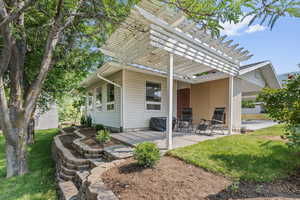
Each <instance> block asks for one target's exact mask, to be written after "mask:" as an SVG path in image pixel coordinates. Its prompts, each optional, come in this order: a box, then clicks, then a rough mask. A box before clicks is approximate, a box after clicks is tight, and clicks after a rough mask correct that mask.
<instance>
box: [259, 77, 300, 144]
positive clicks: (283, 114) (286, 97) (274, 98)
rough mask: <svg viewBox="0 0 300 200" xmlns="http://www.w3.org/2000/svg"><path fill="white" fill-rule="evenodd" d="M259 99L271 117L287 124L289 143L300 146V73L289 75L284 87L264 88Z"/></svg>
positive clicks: (286, 134)
mask: <svg viewBox="0 0 300 200" xmlns="http://www.w3.org/2000/svg"><path fill="white" fill-rule="evenodd" d="M259 99H260V100H261V101H262V102H264V104H265V108H266V111H267V113H268V114H269V116H270V118H271V119H273V120H275V121H278V122H279V123H284V124H285V130H286V133H285V137H286V138H287V139H289V141H290V142H289V145H291V146H300V101H299V99H300V74H298V75H293V76H289V79H288V80H287V82H286V84H285V86H284V87H283V88H282V89H270V88H265V89H263V91H262V93H261V94H260V95H259Z"/></svg>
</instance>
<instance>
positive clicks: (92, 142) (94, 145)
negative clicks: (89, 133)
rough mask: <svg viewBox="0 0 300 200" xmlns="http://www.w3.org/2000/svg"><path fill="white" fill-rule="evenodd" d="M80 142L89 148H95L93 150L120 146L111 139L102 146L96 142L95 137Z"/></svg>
mask: <svg viewBox="0 0 300 200" xmlns="http://www.w3.org/2000/svg"><path fill="white" fill-rule="evenodd" d="M82 142H83V143H85V144H86V145H89V146H90V147H91V148H95V149H99V148H104V147H109V146H113V145H118V144H121V143H120V142H118V141H116V140H114V139H111V140H110V141H109V142H106V143H105V144H104V145H102V144H101V143H100V142H98V141H97V140H96V138H95V137H89V138H86V139H84V140H82Z"/></svg>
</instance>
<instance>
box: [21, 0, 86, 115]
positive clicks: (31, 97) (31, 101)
mask: <svg viewBox="0 0 300 200" xmlns="http://www.w3.org/2000/svg"><path fill="white" fill-rule="evenodd" d="M63 2H64V0H59V3H58V6H57V10H56V16H55V17H54V23H53V25H52V27H51V29H50V32H49V35H48V39H47V43H46V46H45V51H44V56H43V60H42V63H41V70H40V72H39V74H38V76H37V78H36V79H35V81H34V82H33V83H32V84H31V86H30V87H29V90H28V93H27V95H26V98H25V105H24V107H25V119H29V118H30V115H31V113H32V111H33V109H34V106H35V104H36V101H37V99H38V96H39V95H40V92H41V89H42V84H43V82H44V81H45V79H46V77H47V74H48V72H49V70H50V69H51V67H52V66H53V62H52V61H53V53H54V50H55V48H56V46H57V43H58V41H59V39H60V35H61V32H62V31H63V30H64V28H66V27H67V26H69V25H70V24H72V23H73V20H74V18H75V17H74V15H73V14H76V12H78V9H79V8H80V6H81V5H82V3H83V2H84V1H83V0H80V1H79V2H78V4H77V6H76V8H75V9H74V10H73V11H72V15H71V16H69V17H68V18H67V21H66V22H65V25H64V26H62V25H61V20H62V18H63V14H62V10H63Z"/></svg>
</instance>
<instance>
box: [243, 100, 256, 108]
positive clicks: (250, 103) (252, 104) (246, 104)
mask: <svg viewBox="0 0 300 200" xmlns="http://www.w3.org/2000/svg"><path fill="white" fill-rule="evenodd" d="M242 108H255V101H253V100H248V101H246V100H244V101H242Z"/></svg>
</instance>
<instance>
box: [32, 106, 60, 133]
mask: <svg viewBox="0 0 300 200" xmlns="http://www.w3.org/2000/svg"><path fill="white" fill-rule="evenodd" d="M35 113H36V114H35V130H43V129H49V128H58V110H57V106H56V104H52V105H51V106H50V109H49V110H48V111H47V112H45V113H42V114H40V112H39V110H38V109H37V111H36V112H35Z"/></svg>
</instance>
